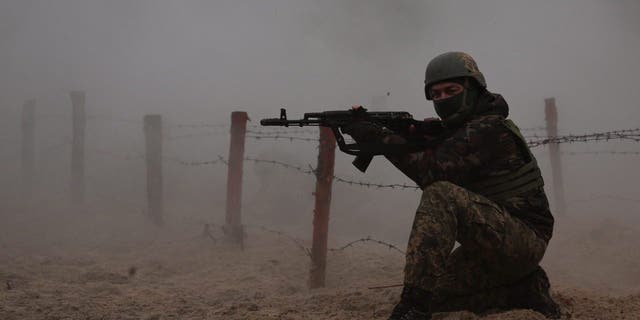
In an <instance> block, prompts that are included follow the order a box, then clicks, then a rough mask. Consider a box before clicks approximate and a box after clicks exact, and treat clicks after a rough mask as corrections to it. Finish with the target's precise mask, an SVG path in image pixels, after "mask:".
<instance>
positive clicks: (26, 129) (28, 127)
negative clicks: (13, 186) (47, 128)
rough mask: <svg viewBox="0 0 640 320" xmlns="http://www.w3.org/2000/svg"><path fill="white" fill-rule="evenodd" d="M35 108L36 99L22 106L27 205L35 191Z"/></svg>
mask: <svg viewBox="0 0 640 320" xmlns="http://www.w3.org/2000/svg"><path fill="white" fill-rule="evenodd" d="M35 108H36V100H35V99H30V100H27V101H25V102H24V105H23V106H22V149H21V153H22V162H21V163H22V166H21V168H22V197H23V200H24V203H25V205H27V204H28V203H29V201H30V200H31V195H32V193H33V176H34V153H35V126H36V124H35Z"/></svg>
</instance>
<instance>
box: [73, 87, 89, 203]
mask: <svg viewBox="0 0 640 320" xmlns="http://www.w3.org/2000/svg"><path fill="white" fill-rule="evenodd" d="M70 96H71V104H72V108H73V116H72V121H73V124H72V125H73V133H72V134H73V138H72V145H71V201H72V203H73V205H74V206H75V207H76V208H78V207H80V206H82V204H84V168H85V165H84V141H85V139H84V135H85V128H86V114H85V108H84V107H85V93H84V91H72V92H70Z"/></svg>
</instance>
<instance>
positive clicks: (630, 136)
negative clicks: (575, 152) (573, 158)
mask: <svg viewBox="0 0 640 320" xmlns="http://www.w3.org/2000/svg"><path fill="white" fill-rule="evenodd" d="M609 140H631V141H634V142H640V128H635V129H624V130H616V131H607V132H595V133H589V134H582V135H564V136H556V137H540V138H538V139H537V140H529V141H527V144H528V145H529V147H531V148H534V147H538V146H542V145H546V144H551V143H558V144H560V143H573V142H588V141H609Z"/></svg>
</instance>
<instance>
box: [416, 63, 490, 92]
mask: <svg viewBox="0 0 640 320" xmlns="http://www.w3.org/2000/svg"><path fill="white" fill-rule="evenodd" d="M460 77H471V78H473V79H475V80H476V81H477V82H478V84H479V85H480V86H481V87H482V88H486V87H487V82H486V81H485V80H484V75H482V72H480V70H478V65H477V64H476V62H475V60H473V58H472V57H471V56H470V55H468V54H466V53H464V52H446V53H443V54H441V55H439V56H437V57H435V58H433V59H432V60H431V61H430V62H429V64H428V65H427V71H426V72H425V76H424V93H425V95H426V96H427V100H431V95H430V94H429V88H430V87H431V86H432V85H433V84H435V83H437V82H441V81H444V80H449V79H454V78H460Z"/></svg>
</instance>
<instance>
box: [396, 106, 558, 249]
mask: <svg viewBox="0 0 640 320" xmlns="http://www.w3.org/2000/svg"><path fill="white" fill-rule="evenodd" d="M478 109H479V110H481V112H480V113H479V114H476V115H474V116H472V118H471V119H469V120H468V121H467V122H465V123H464V124H463V125H461V126H460V127H458V128H455V129H452V130H451V131H450V132H448V133H447V134H446V135H445V138H444V140H443V142H441V143H440V144H438V146H437V147H435V148H432V149H427V150H424V151H422V152H416V153H409V154H404V155H394V156H387V158H388V159H389V160H390V161H391V163H393V164H394V165H395V166H396V167H397V168H398V169H400V170H401V171H402V172H403V173H404V174H406V175H407V176H408V177H409V178H410V179H412V180H413V181H415V182H416V183H417V184H418V185H419V186H420V187H421V188H422V189H424V188H425V187H427V186H429V185H430V184H431V183H433V182H436V181H449V182H452V183H454V184H457V185H459V186H461V187H463V188H470V187H471V186H472V185H473V183H474V182H478V181H482V180H483V179H490V178H491V177H494V176H496V175H500V174H504V173H508V172H512V171H515V170H517V169H518V168H520V167H522V166H523V165H524V164H525V161H526V159H528V157H529V155H528V153H529V152H528V150H523V146H522V144H519V143H518V142H517V140H516V139H519V138H517V136H516V135H515V134H514V133H513V132H512V131H510V130H509V129H508V128H506V127H505V126H504V125H503V124H502V122H503V121H504V120H505V119H506V117H507V116H508V106H507V103H506V102H505V100H504V99H503V98H502V96H500V95H497V94H485V95H484V96H483V97H482V98H481V99H480V101H479V104H478ZM524 148H526V146H524ZM489 198H490V199H491V197H489ZM491 200H493V201H494V202H496V203H498V204H499V205H501V206H503V207H504V208H505V209H506V210H507V211H508V212H509V213H510V214H511V215H513V216H515V217H517V218H519V219H521V220H522V221H523V222H525V223H526V224H527V225H529V226H530V227H531V228H533V229H534V230H535V232H536V233H537V234H538V236H540V237H542V238H543V239H545V240H546V241H548V240H549V239H550V238H551V235H552V232H553V223H554V219H553V216H552V214H551V212H550V210H549V203H548V201H547V197H546V195H545V192H544V189H543V188H542V187H539V188H536V189H534V190H530V191H527V192H525V193H523V194H517V195H515V196H510V197H509V198H507V199H491Z"/></svg>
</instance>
